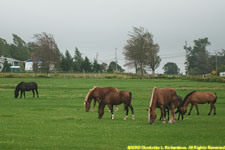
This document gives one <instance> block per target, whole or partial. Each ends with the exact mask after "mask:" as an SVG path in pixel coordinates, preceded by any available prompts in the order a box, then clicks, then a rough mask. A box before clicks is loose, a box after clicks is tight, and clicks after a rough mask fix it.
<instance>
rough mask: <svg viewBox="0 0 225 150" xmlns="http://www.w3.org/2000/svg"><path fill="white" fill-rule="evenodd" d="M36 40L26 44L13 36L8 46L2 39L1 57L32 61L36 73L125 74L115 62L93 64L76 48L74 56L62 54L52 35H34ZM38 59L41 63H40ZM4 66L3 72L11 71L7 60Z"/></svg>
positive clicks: (0, 41)
mask: <svg viewBox="0 0 225 150" xmlns="http://www.w3.org/2000/svg"><path fill="white" fill-rule="evenodd" d="M34 40H35V41H34V42H28V43H26V42H25V41H24V40H23V39H22V38H21V37H19V36H18V35H16V34H13V43H12V44H8V43H7V41H6V40H5V39H2V38H0V56H4V57H9V58H14V59H17V60H20V61H25V60H28V59H32V61H33V71H34V72H47V73H49V72H50V71H61V72H83V73H92V72H95V73H100V72H109V73H112V72H115V71H117V72H124V69H123V68H122V67H121V66H120V65H119V64H117V63H115V61H111V62H110V63H109V64H107V63H101V64H100V63H98V61H97V60H96V59H94V61H93V62H92V61H91V60H90V59H89V58H88V57H87V56H85V57H83V56H82V54H81V52H80V51H79V50H78V48H75V50H74V56H72V55H71V54H70V53H69V51H68V50H66V52H65V54H63V53H61V52H60V50H59V48H58V46H57V43H56V42H55V40H54V37H53V35H51V34H47V33H41V34H34ZM38 59H40V60H41V63H38V61H37V60H38ZM3 65H4V68H5V69H3V71H9V67H10V64H8V63H7V60H6V61H5V62H4V64H3ZM23 67H24V66H23Z"/></svg>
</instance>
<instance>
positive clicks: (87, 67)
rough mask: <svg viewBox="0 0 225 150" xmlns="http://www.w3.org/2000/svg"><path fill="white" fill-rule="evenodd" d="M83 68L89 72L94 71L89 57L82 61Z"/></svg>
mask: <svg viewBox="0 0 225 150" xmlns="http://www.w3.org/2000/svg"><path fill="white" fill-rule="evenodd" d="M82 68H83V70H84V71H85V72H86V73H87V72H91V71H92V65H91V62H90V60H89V59H88V57H85V58H84V61H83V63H82Z"/></svg>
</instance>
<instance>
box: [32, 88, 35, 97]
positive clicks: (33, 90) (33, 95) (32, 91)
mask: <svg viewBox="0 0 225 150" xmlns="http://www.w3.org/2000/svg"><path fill="white" fill-rule="evenodd" d="M32 92H33V98H34V95H35V94H34V89H32Z"/></svg>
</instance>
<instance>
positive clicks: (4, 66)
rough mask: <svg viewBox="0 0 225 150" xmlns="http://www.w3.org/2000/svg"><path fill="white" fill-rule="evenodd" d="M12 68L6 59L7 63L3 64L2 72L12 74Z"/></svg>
mask: <svg viewBox="0 0 225 150" xmlns="http://www.w3.org/2000/svg"><path fill="white" fill-rule="evenodd" d="M10 66H11V64H9V63H8V61H7V59H5V61H4V63H3V69H2V72H10Z"/></svg>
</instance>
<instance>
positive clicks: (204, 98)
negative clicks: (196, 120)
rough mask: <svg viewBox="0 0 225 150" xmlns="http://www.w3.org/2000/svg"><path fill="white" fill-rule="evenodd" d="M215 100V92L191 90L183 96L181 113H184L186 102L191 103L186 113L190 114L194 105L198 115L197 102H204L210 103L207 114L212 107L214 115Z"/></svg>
mask: <svg viewBox="0 0 225 150" xmlns="http://www.w3.org/2000/svg"><path fill="white" fill-rule="evenodd" d="M216 100H217V96H216V93H212V92H196V91H192V92H190V93H189V94H188V95H187V96H186V97H185V98H184V102H183V108H182V113H183V115H184V114H185V113H186V112H187V106H188V104H190V103H191V108H190V111H189V113H188V115H190V114H191V110H192V108H193V106H194V105H195V107H196V110H197V115H199V111H198V104H205V103H208V104H209V103H210V107H211V109H210V111H209V113H208V115H210V114H211V111H212V109H214V115H216V107H215V105H214V104H215V103H216Z"/></svg>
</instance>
